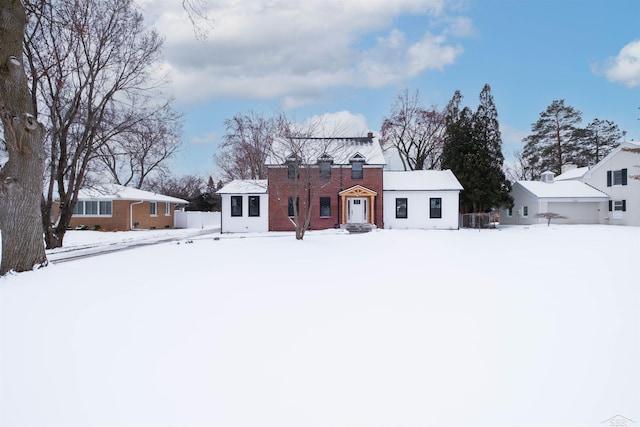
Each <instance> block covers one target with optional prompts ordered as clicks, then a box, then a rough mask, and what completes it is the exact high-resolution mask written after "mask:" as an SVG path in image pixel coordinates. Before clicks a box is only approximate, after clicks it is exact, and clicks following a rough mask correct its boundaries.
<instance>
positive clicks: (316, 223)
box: [268, 165, 383, 231]
mask: <svg viewBox="0 0 640 427" xmlns="http://www.w3.org/2000/svg"><path fill="white" fill-rule="evenodd" d="M300 174H301V177H302V176H303V175H304V174H305V173H304V171H301V173H300ZM310 175H311V178H310V179H309V182H311V187H312V188H313V189H312V190H311V191H307V190H301V191H300V192H299V194H297V195H296V194H294V192H295V187H296V185H295V181H296V180H295V179H289V178H288V176H287V168H286V167H270V168H269V190H268V193H269V231H292V230H294V227H293V225H292V223H291V221H290V220H289V216H288V215H287V213H288V205H289V197H295V196H297V197H298V198H299V202H298V207H299V209H300V212H301V217H303V216H304V214H305V213H306V210H307V208H308V207H309V206H310V207H311V223H310V226H309V229H310V230H322V229H327V228H334V227H339V226H340V225H341V224H342V223H343V220H342V210H343V209H345V207H344V206H343V202H342V200H341V197H340V196H339V195H338V194H339V193H340V192H341V191H343V190H346V189H349V188H351V187H354V186H358V185H359V186H361V187H365V188H366V189H369V190H371V191H373V192H375V193H377V195H376V197H375V203H374V218H375V220H374V222H375V225H376V226H377V227H379V228H382V226H383V219H382V209H383V203H382V202H383V200H382V166H368V165H365V166H364V168H363V177H362V178H361V179H353V178H352V177H351V166H350V165H333V167H332V168H331V178H328V179H327V178H324V179H323V178H320V177H319V169H318V167H317V166H313V167H312V172H311V174H310ZM298 182H300V181H298ZM321 197H328V198H329V200H330V215H329V216H322V217H321V216H320V198H321ZM369 209H370V207H369Z"/></svg>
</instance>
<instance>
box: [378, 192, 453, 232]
mask: <svg viewBox="0 0 640 427" xmlns="http://www.w3.org/2000/svg"><path fill="white" fill-rule="evenodd" d="M459 193H460V192H459V191H389V190H387V191H385V192H384V227H385V228H389V229H393V228H396V229H441V230H457V229H458V223H459V221H458V210H459ZM398 198H406V199H407V217H406V218H396V199H398ZM431 198H440V199H442V204H441V212H442V217H441V218H430V217H429V215H430V205H429V203H430V199H431Z"/></svg>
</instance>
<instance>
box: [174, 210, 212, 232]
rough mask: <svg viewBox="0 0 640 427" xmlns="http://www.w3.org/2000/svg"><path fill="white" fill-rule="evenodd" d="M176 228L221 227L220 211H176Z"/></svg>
mask: <svg viewBox="0 0 640 427" xmlns="http://www.w3.org/2000/svg"><path fill="white" fill-rule="evenodd" d="M174 213H175V217H174V219H173V226H174V227H175V228H216V227H220V219H221V213H220V212H198V211H175V212H174Z"/></svg>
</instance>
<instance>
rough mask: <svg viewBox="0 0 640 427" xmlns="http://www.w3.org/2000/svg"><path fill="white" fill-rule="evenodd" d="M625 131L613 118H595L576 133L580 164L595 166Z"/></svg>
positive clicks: (577, 161)
mask: <svg viewBox="0 0 640 427" xmlns="http://www.w3.org/2000/svg"><path fill="white" fill-rule="evenodd" d="M623 136H624V132H622V131H621V130H620V128H618V125H617V124H615V123H614V122H612V121H611V120H600V119H593V120H592V121H591V123H589V124H588V125H587V127H586V128H585V129H580V130H579V131H578V132H577V134H576V139H577V140H578V141H577V144H576V145H577V147H578V150H579V151H578V153H577V154H576V156H575V158H576V164H577V165H578V166H593V165H595V164H596V163H598V162H599V161H600V160H602V158H603V157H605V156H606V155H607V154H609V153H610V152H611V150H613V149H614V148H615V147H616V145H617V144H618V141H619V140H620V138H622V137H623Z"/></svg>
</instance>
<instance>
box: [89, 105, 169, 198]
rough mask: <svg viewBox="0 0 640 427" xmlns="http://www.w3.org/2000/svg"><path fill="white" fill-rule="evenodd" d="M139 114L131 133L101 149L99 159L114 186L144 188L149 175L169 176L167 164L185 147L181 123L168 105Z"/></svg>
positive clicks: (129, 131)
mask: <svg viewBox="0 0 640 427" xmlns="http://www.w3.org/2000/svg"><path fill="white" fill-rule="evenodd" d="M138 113H139V117H138V119H137V120H133V121H132V126H131V127H130V128H129V129H127V130H126V131H125V132H122V133H121V134H118V135H115V136H114V137H113V138H111V140H110V141H109V143H108V144H103V145H100V146H99V147H98V159H99V161H100V163H101V164H103V165H104V166H105V167H106V170H107V171H108V172H109V174H110V175H111V177H112V179H113V181H114V182H115V183H117V184H120V185H125V186H132V187H135V188H142V186H143V185H144V183H145V181H146V180H147V179H148V178H149V176H150V175H152V174H157V173H167V172H168V169H167V164H166V161H167V160H168V159H170V158H171V157H172V156H173V155H174V154H175V153H176V152H177V151H178V150H180V148H181V147H182V139H181V132H182V128H181V126H182V122H181V117H180V115H178V114H176V113H175V112H174V111H173V110H172V109H171V105H170V104H169V103H166V104H165V105H163V106H162V108H157V107H153V108H151V109H150V111H139V112H138Z"/></svg>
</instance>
